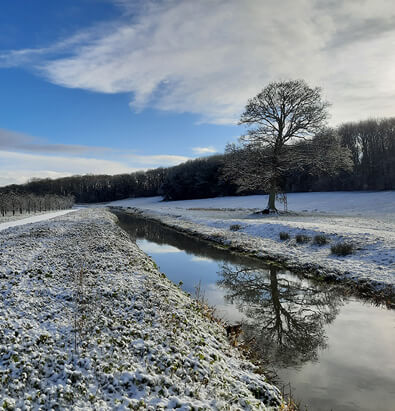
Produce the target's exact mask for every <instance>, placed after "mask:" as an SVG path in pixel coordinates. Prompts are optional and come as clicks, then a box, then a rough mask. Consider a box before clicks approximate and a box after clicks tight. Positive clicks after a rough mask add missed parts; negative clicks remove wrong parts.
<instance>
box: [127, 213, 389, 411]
mask: <svg viewBox="0 0 395 411" xmlns="http://www.w3.org/2000/svg"><path fill="white" fill-rule="evenodd" d="M140 222H141V220H140ZM125 223H128V222H125ZM137 223H139V222H137ZM139 224H140V223H139ZM144 224H147V223H146V222H145V223H143V226H144ZM152 224H153V223H152ZM124 228H125V229H126V230H128V227H124ZM134 230H136V228H132V229H131V230H130V231H129V230H128V231H129V232H134ZM155 236H157V237H155ZM168 236H169V237H168ZM137 237H138V238H143V237H147V238H149V239H150V240H152V241H148V240H146V239H138V240H137V244H138V245H139V246H140V247H141V248H142V249H143V250H144V251H145V252H146V253H147V254H149V255H151V256H152V258H153V259H154V260H155V262H156V263H157V264H158V266H159V268H160V270H161V271H162V272H164V273H165V274H166V275H167V277H168V278H170V279H171V280H172V281H173V282H174V283H176V284H178V283H179V282H180V281H182V282H183V285H182V288H183V289H184V290H185V291H187V292H189V293H191V294H192V295H194V294H195V287H196V286H197V285H198V284H199V282H200V284H201V289H202V290H203V291H204V296H205V298H206V300H207V302H208V303H209V304H210V305H211V306H215V307H216V310H217V311H216V313H217V316H218V317H220V318H224V319H228V321H230V322H233V323H235V322H237V321H239V320H242V319H245V318H246V317H245V314H242V313H240V312H239V311H238V309H237V308H236V307H235V306H234V305H231V304H228V303H226V302H225V299H224V295H225V294H226V291H227V292H228V293H229V289H228V290H226V289H222V288H220V287H218V285H217V284H216V283H217V281H218V279H219V275H218V272H219V271H220V270H221V267H222V264H223V262H224V260H227V262H228V264H229V266H230V267H235V264H241V265H247V266H248V264H249V263H245V262H244V261H242V259H241V257H235V256H234V255H233V256H232V255H231V254H229V253H224V252H219V251H218V250H217V251H216V250H214V249H212V248H210V247H208V246H206V244H204V243H203V242H201V243H200V242H198V241H197V240H193V239H190V238H188V237H184V236H182V235H179V234H177V235H176V234H175V233H174V232H170V231H166V230H164V229H163V228H162V227H161V226H159V225H154V224H153V225H152V226H151V225H148V226H147V227H145V228H144V229H143V230H142V232H140V233H139V235H138V236H137ZM151 237H152V238H151ZM134 238H135V237H134ZM156 238H157V239H158V243H156V242H155V241H156ZM167 239H169V241H167ZM166 242H168V244H166ZM159 243H163V244H159ZM170 244H171V245H170ZM178 247H179V248H178ZM183 250H187V251H183ZM210 257H212V258H210ZM238 259H239V260H238ZM254 264H256V263H254V262H253V260H251V267H256V266H255V265H254ZM263 272H264V273H266V274H264V276H265V277H267V281H269V282H270V280H269V274H268V271H267V270H265V269H264V271H263ZM277 279H278V280H279V286H278V288H277V289H278V291H279V292H280V293H286V291H287V289H286V288H284V281H286V280H289V281H290V282H291V283H292V281H295V280H297V279H296V277H295V276H294V275H292V274H290V273H284V272H281V273H278V274H277ZM281 279H282V280H281ZM257 280H258V281H259V282H260V281H261V280H260V277H259V276H258V277H257ZM297 281H299V284H300V285H301V288H303V287H308V286H309V285H310V284H311V283H310V282H309V281H308V280H306V279H304V280H301V281H300V280H297ZM280 282H281V284H280ZM262 287H263V288H262V289H260V298H261V301H262V302H263V300H266V299H267V300H269V299H270V296H271V290H270V289H268V290H265V289H264V288H265V287H264V283H262ZM293 291H294V293H295V294H294V295H293V296H294V298H298V299H303V296H304V294H303V291H302V290H298V288H295V289H293ZM328 292H330V291H329V288H328ZM332 295H333V296H334V295H335V294H334V293H333V294H329V296H332ZM330 298H332V297H330ZM334 298H335V297H334ZM291 302H292V301H291ZM291 302H290V303H291ZM283 305H284V308H287V309H292V304H291V305H290V306H289V307H288V306H286V305H285V304H284V302H283ZM312 308H314V307H312ZM257 309H258V311H259V310H260V308H259V305H258V306H257ZM339 309H340V312H339V313H338V314H337V316H336V317H335V319H334V321H333V322H332V323H330V324H326V325H323V330H324V334H326V341H327V347H326V348H319V347H318V351H317V352H318V359H317V360H316V361H312V360H308V361H305V362H302V363H301V364H299V365H298V366H296V367H295V368H291V366H289V365H288V367H287V368H282V369H278V368H277V371H278V374H279V377H280V379H281V380H282V381H283V382H284V383H285V384H287V383H288V382H289V381H291V383H292V393H293V396H294V398H295V399H296V400H300V401H301V403H302V407H301V408H302V409H304V407H305V406H306V407H307V409H309V410H331V409H333V410H336V411H337V410H342V411H351V410H364V411H368V410H369V411H372V410H375V411H388V410H392V409H394V408H393V405H394V404H395V356H394V349H393V347H394V341H395V316H394V311H393V310H392V311H388V310H385V309H381V308H376V307H373V306H371V305H369V304H366V305H364V304H362V303H361V302H359V301H353V300H346V301H345V303H344V305H340V306H339ZM258 314H259V312H258ZM294 314H295V313H294ZM248 320H249V321H252V322H254V321H255V324H256V326H257V327H259V325H260V324H259V322H256V321H257V320H254V318H248Z"/></svg>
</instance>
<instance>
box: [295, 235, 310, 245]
mask: <svg viewBox="0 0 395 411" xmlns="http://www.w3.org/2000/svg"><path fill="white" fill-rule="evenodd" d="M295 240H296V242H297V243H298V244H307V243H308V242H310V240H311V237H309V236H308V235H305V234H296V236H295Z"/></svg>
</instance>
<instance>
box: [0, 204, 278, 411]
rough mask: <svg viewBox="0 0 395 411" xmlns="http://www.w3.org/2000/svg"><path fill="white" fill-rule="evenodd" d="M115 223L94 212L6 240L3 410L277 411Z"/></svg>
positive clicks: (1, 236) (266, 389)
mask: <svg viewBox="0 0 395 411" xmlns="http://www.w3.org/2000/svg"><path fill="white" fill-rule="evenodd" d="M115 220H116V218H115V217H114V216H113V215H112V214H110V213H108V212H107V211H105V210H91V209H87V210H79V211H77V212H74V213H70V214H67V215H65V216H62V217H58V218H56V219H53V220H48V221H45V222H40V223H36V224H34V225H24V226H20V227H14V228H10V229H9V230H5V231H2V232H0V243H1V244H2V248H1V252H0V407H3V408H4V409H95V410H99V409H100V410H113V409H118V410H126V409H140V410H146V409H152V410H156V409H173V408H180V409H183V410H189V409H195V410H198V409H203V410H209V409H224V410H225V409H226V410H228V409H231V410H233V409H234V410H239V409H246V410H249V409H251V410H252V409H262V410H264V409H279V407H280V403H281V400H280V393H279V391H278V390H277V389H276V388H275V387H274V386H272V385H270V384H268V383H267V382H266V381H265V378H264V377H263V376H262V375H259V374H256V373H255V372H254V370H255V367H254V366H253V365H252V364H251V363H250V362H248V361H246V360H245V359H243V358H241V356H240V353H239V352H238V351H237V350H236V349H234V348H233V347H231V346H230V344H229V342H228V340H227V338H226V336H225V332H224V328H223V327H222V326H220V325H219V324H217V323H216V322H213V321H211V320H209V319H208V318H207V317H205V316H204V314H203V309H202V307H201V306H200V305H199V304H198V303H197V302H195V301H193V300H192V299H191V298H189V297H188V296H187V295H186V294H185V293H184V292H182V291H181V290H180V289H179V288H178V287H176V286H175V285H174V284H173V283H171V282H170V281H169V280H168V279H167V278H166V277H165V276H164V275H162V274H161V273H160V272H159V271H158V270H157V268H156V265H155V263H154V262H153V261H152V260H151V259H150V258H149V257H148V256H146V255H145V254H144V253H143V252H142V251H141V250H140V249H139V248H138V247H137V246H136V244H135V243H133V242H132V241H130V238H129V237H128V236H127V234H126V233H125V232H124V231H122V230H121V229H120V228H119V227H118V226H117V225H116V223H115ZM282 409H283V408H282Z"/></svg>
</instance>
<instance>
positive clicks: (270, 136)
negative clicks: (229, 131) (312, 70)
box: [224, 80, 329, 212]
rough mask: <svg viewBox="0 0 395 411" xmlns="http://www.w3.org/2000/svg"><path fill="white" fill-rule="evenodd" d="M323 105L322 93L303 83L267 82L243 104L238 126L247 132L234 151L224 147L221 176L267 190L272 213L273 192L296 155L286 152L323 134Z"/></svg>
mask: <svg viewBox="0 0 395 411" xmlns="http://www.w3.org/2000/svg"><path fill="white" fill-rule="evenodd" d="M328 106H329V103H328V102H326V101H323V100H322V97H321V89H320V88H318V87H316V88H310V87H309V86H308V85H307V84H306V83H305V82H304V81H303V80H290V81H281V82H273V83H270V84H269V85H268V86H266V87H265V88H264V89H263V90H262V91H261V92H260V93H259V94H258V95H257V96H255V97H253V98H252V99H250V100H249V101H248V103H247V106H246V108H245V111H244V113H243V114H242V116H241V118H240V122H239V124H245V125H247V126H248V127H249V128H248V130H247V133H246V134H245V135H243V136H241V137H240V145H239V146H235V145H233V146H228V147H227V160H228V161H227V162H226V163H225V168H224V170H225V176H227V177H230V178H232V177H233V178H234V179H236V180H237V183H238V184H239V185H240V184H241V185H242V186H247V187H249V188H250V189H264V190H265V191H267V192H268V193H269V200H268V204H267V210H268V211H269V212H273V211H276V206H275V199H276V193H278V192H279V191H280V186H281V179H282V177H283V176H284V172H285V171H286V170H288V169H289V166H290V163H291V162H292V156H291V154H292V153H293V152H295V150H289V149H288V148H289V147H290V146H292V145H294V144H295V143H296V142H298V141H301V140H307V139H308V138H309V137H312V136H313V135H315V134H316V133H319V132H320V131H321V130H322V129H323V127H324V125H325V121H326V119H327V117H328V112H327V108H328ZM298 154H299V157H300V152H299V153H298ZM232 162H233V164H232ZM234 162H236V164H235V163H234Z"/></svg>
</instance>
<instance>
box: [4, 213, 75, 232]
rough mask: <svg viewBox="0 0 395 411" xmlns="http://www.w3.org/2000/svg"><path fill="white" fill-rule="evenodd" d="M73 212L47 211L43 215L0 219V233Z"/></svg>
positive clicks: (36, 214) (24, 215)
mask: <svg viewBox="0 0 395 411" xmlns="http://www.w3.org/2000/svg"><path fill="white" fill-rule="evenodd" d="M72 211H74V210H59V211H47V212H43V213H35V214H21V215H15V216H7V217H0V231H2V230H5V229H7V228H10V227H17V226H20V225H25V224H31V223H37V222H39V221H44V220H49V219H50V218H54V217H59V216H62V215H65V214H68V213H71V212H72Z"/></svg>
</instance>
